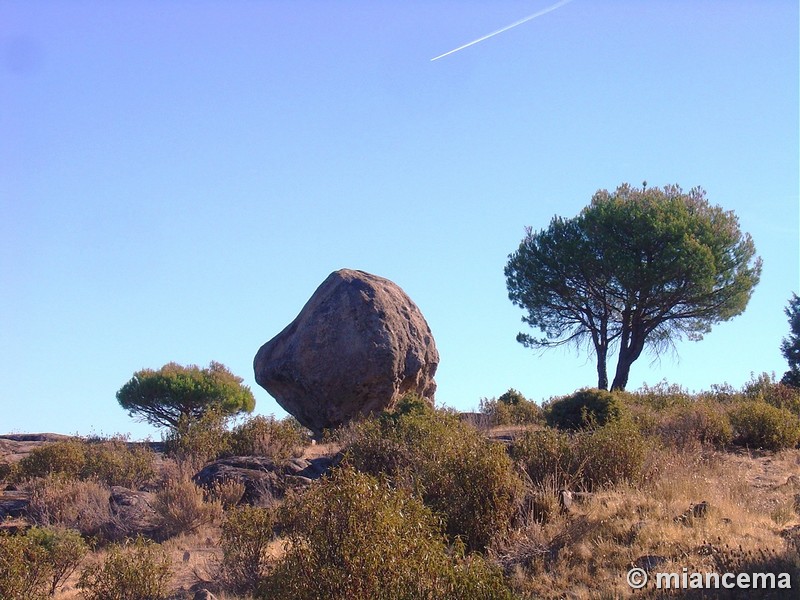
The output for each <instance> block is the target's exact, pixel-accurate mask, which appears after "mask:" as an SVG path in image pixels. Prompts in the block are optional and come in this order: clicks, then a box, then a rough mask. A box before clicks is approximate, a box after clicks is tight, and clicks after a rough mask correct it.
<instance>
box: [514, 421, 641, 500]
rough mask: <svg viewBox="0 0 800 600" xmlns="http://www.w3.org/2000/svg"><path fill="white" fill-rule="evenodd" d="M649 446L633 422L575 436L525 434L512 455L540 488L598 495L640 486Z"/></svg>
mask: <svg viewBox="0 0 800 600" xmlns="http://www.w3.org/2000/svg"><path fill="white" fill-rule="evenodd" d="M650 450H651V447H650V444H649V443H648V442H647V440H646V439H645V438H644V437H643V436H642V435H641V433H639V430H638V429H637V428H636V426H635V425H633V423H631V422H630V421H626V420H624V421H617V422H613V423H609V424H607V425H604V426H603V427H595V428H594V429H585V430H582V431H580V432H578V433H576V434H573V435H569V434H567V433H564V432H561V431H557V430H552V429H546V430H543V431H530V432H526V433H525V434H524V435H523V436H521V437H520V438H519V439H517V440H515V441H514V443H513V444H512V446H511V449H510V454H511V456H512V457H513V458H514V460H516V461H517V462H518V463H519V464H520V465H522V467H523V468H524V469H525V471H526V472H527V473H528V476H529V477H530V479H531V482H532V483H533V484H535V485H536V486H537V487H540V488H545V489H549V490H553V489H557V488H560V487H565V488H581V489H584V490H594V489H597V488H600V487H608V486H616V485H620V484H625V483H632V484H637V483H641V482H642V481H643V479H644V477H645V475H646V473H645V471H644V469H645V464H646V459H647V456H648V454H649V452H650Z"/></svg>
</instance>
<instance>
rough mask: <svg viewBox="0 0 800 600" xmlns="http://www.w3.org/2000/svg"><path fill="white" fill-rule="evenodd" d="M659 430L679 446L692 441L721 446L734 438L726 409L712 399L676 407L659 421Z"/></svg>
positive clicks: (664, 437) (684, 446)
mask: <svg viewBox="0 0 800 600" xmlns="http://www.w3.org/2000/svg"><path fill="white" fill-rule="evenodd" d="M658 433H659V435H660V437H661V438H662V439H663V440H664V442H665V443H666V444H668V445H670V446H674V447H677V448H680V449H685V448H689V447H691V446H692V445H693V444H700V445H703V446H713V447H715V448H723V447H725V446H726V445H727V444H729V443H730V442H731V440H732V439H733V427H731V423H730V419H729V418H728V415H727V413H726V412H725V411H724V409H723V408H722V407H721V406H720V405H719V404H716V403H711V402H696V403H694V404H692V405H688V406H681V407H676V408H675V409H673V410H672V411H671V412H670V414H668V415H667V416H666V417H665V418H664V420H663V421H662V422H661V423H660V424H659V427H658Z"/></svg>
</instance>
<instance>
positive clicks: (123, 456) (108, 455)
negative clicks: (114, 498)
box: [80, 438, 156, 489]
mask: <svg viewBox="0 0 800 600" xmlns="http://www.w3.org/2000/svg"><path fill="white" fill-rule="evenodd" d="M154 460H155V455H154V454H153V451H152V450H150V449H149V448H147V447H144V446H141V445H136V446H129V445H128V443H127V442H126V441H125V439H123V438H112V439H109V440H103V441H100V442H91V443H89V444H87V446H86V453H85V462H84V465H83V468H82V469H81V472H80V476H81V478H82V479H98V480H100V481H103V482H105V483H106V484H108V485H120V486H123V487H127V488H131V489H138V488H139V487H141V486H142V485H143V484H145V483H147V482H149V481H151V480H152V479H153V478H154V477H155V474H156V471H155V467H154Z"/></svg>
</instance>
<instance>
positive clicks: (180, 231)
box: [0, 0, 800, 438]
mask: <svg viewBox="0 0 800 600" xmlns="http://www.w3.org/2000/svg"><path fill="white" fill-rule="evenodd" d="M550 4H552V2H549V1H543V2H542V1H525V2H523V1H497V2H487V1H480V2H478V1H476V0H462V1H459V2H455V1H438V0H427V1H425V2H418V1H416V2H415V1H409V2H376V1H374V0H369V1H367V0H363V1H356V0H352V1H333V0H331V1H326V2H323V1H316V2H308V1H304V0H292V1H291V2H290V1H267V0H264V1H260V2H257V1H236V0H230V1H227V2H202V1H197V2H188V1H184V2H178V1H172V2H160V1H159V2H157V1H155V0H153V1H138V2H133V1H124V0H119V1H116V2H104V1H103V2H101V1H95V2H85V1H83V2H82V1H78V0H74V1H70V2H31V1H9V0H4V1H2V2H0V378H2V387H1V388H0V407H2V416H0V432H7V431H57V432H63V433H74V432H78V433H83V434H87V433H90V432H94V433H104V434H111V433H115V432H131V433H132V435H133V436H134V437H142V436H146V435H153V436H154V437H156V438H157V437H158V436H159V434H158V432H157V431H156V430H154V429H151V428H150V427H148V426H146V425H143V424H139V423H134V422H133V421H132V420H131V419H130V418H129V417H128V416H127V414H126V413H125V412H124V411H123V410H122V409H121V408H120V407H119V406H118V404H117V403H116V400H115V393H116V391H117V390H118V389H119V388H120V387H121V386H122V385H123V384H124V383H125V382H126V381H127V380H128V379H129V378H130V377H131V375H132V374H133V372H134V371H136V370H138V369H141V368H144V367H150V368H158V367H160V366H161V365H163V364H164V363H166V362H169V361H176V362H179V363H183V364H190V363H193V364H200V365H207V364H208V363H209V361H211V360H216V361H219V362H222V363H224V364H225V365H227V366H228V367H229V368H230V369H231V370H232V371H234V372H235V373H236V374H238V375H240V376H242V377H243V378H244V379H245V382H246V383H247V384H248V385H250V386H251V388H252V389H253V392H254V394H255V396H256V400H257V406H256V412H257V413H261V414H269V413H275V414H277V415H279V416H281V415H283V414H284V413H283V411H282V410H281V409H280V407H279V406H278V405H277V403H276V402H275V401H274V400H273V399H272V398H271V397H270V396H269V394H267V392H266V391H264V390H263V389H261V388H260V387H258V386H257V385H256V383H255V380H254V377H253V372H252V360H253V356H254V355H255V353H256V351H257V350H258V348H259V347H260V346H261V344H263V343H264V342H266V341H267V340H269V339H270V338H271V337H273V336H274V335H275V334H277V333H278V332H279V331H280V330H281V329H282V328H283V327H284V326H285V325H287V324H288V323H289V322H290V321H291V320H292V319H293V318H294V317H295V316H296V314H297V313H298V312H299V310H300V309H301V308H302V306H303V304H304V303H305V301H306V300H307V299H308V297H309V296H310V295H311V294H312V293H313V291H314V290H315V289H316V287H317V286H318V285H319V284H320V283H321V282H322V281H323V280H324V278H325V277H326V276H327V275H328V274H329V273H330V272H332V271H334V270H336V269H340V268H355V269H363V270H366V271H369V272H372V273H375V274H377V275H380V276H383V277H387V278H389V279H391V280H393V281H395V282H396V283H398V284H399V285H400V286H401V287H403V289H405V291H406V292H407V293H408V294H409V295H410V296H411V298H412V299H413V300H414V301H415V302H416V303H417V305H418V306H419V307H420V309H421V310H422V312H423V314H424V315H425V317H426V318H427V320H428V323H429V324H430V326H431V329H432V331H433V334H434V337H435V338H436V342H437V346H438V349H439V353H440V355H441V364H440V367H439V372H438V374H437V382H438V386H439V390H438V392H437V401H438V402H440V403H443V404H447V405H449V406H452V407H456V408H459V409H462V410H470V409H474V408H476V407H477V405H478V402H479V399H480V398H481V397H487V396H497V395H500V394H501V393H503V392H504V391H505V390H506V389H508V388H509V387H514V388H517V389H519V390H520V391H522V392H523V393H524V394H525V395H526V396H527V397H529V398H532V399H534V400H542V399H546V398H549V397H550V396H553V395H558V394H565V393H569V392H571V391H573V390H575V389H577V388H580V387H583V386H589V385H592V384H594V383H596V380H595V371H594V364H593V361H592V358H591V357H589V356H587V355H586V354H578V353H576V352H575V351H573V350H566V351H561V350H555V351H550V352H548V353H546V354H543V355H537V354H536V353H534V352H532V351H530V350H528V349H525V348H523V347H522V346H521V345H519V344H518V343H517V342H516V341H515V336H516V334H517V332H518V331H520V330H521V328H522V327H523V325H522V323H520V317H521V316H522V312H521V311H520V310H519V309H518V308H516V307H514V306H513V305H512V304H511V303H510V302H509V300H508V298H507V293H506V289H505V280H504V277H503V267H504V265H505V263H506V260H507V257H508V255H509V254H510V253H511V252H513V251H514V250H515V249H516V247H517V245H518V244H519V242H520V240H521V239H522V237H523V235H524V227H525V226H528V225H530V226H532V227H533V228H534V229H541V228H544V227H546V226H547V225H548V223H549V221H550V219H551V218H552V217H553V215H556V214H558V215H562V216H566V217H570V216H574V215H575V214H577V213H578V212H579V211H580V209H581V208H582V207H583V206H585V205H586V204H587V203H588V202H589V200H590V198H591V196H592V194H593V193H594V192H595V191H597V190H598V189H613V188H615V187H616V186H617V185H619V184H620V183H622V182H629V183H631V184H634V185H640V184H641V182H642V181H643V180H647V182H648V185H650V186H653V185H658V186H661V185H665V184H669V183H678V184H680V185H681V186H683V187H684V188H685V189H689V188H691V187H693V186H696V185H699V186H702V187H704V188H705V189H706V190H707V192H708V197H709V200H710V201H711V202H712V203H714V204H719V205H721V206H723V207H724V208H725V209H729V210H733V211H735V212H736V214H737V215H738V216H739V218H740V223H741V227H742V229H743V230H744V231H747V232H749V233H750V234H751V235H752V236H753V238H754V241H755V243H756V247H757V249H758V253H759V255H760V256H761V257H762V258H763V260H764V270H763V275H762V281H761V283H760V285H759V286H758V288H757V289H756V291H755V294H754V295H753V298H752V300H751V302H750V305H749V306H748V308H747V310H746V312H745V313H744V314H743V315H742V316H740V317H738V318H736V319H734V320H732V321H730V322H727V323H723V324H720V325H718V326H716V327H715V328H714V329H713V331H712V332H711V333H710V334H709V335H707V336H706V338H705V339H704V340H703V341H702V342H699V343H696V342H683V343H680V344H678V346H677V356H666V357H662V358H661V360H660V361H659V362H656V363H651V361H650V359H649V358H648V357H643V358H641V359H640V360H639V361H638V362H637V363H635V364H634V366H633V368H632V371H631V379H630V384H629V387H631V388H635V387H638V386H639V385H641V384H642V383H643V382H647V383H649V384H654V383H657V382H659V381H660V380H662V379H667V380H668V381H670V382H677V383H680V384H682V385H683V386H685V387H687V388H689V389H690V390H700V389H708V388H709V387H710V385H711V384H715V383H722V382H728V383H730V384H732V385H734V386H737V387H738V386H741V385H742V384H743V383H744V382H745V381H747V380H748V379H749V378H750V373H751V372H756V373H760V372H762V371H775V372H777V373H778V375H780V374H781V373H782V372H783V371H784V370H785V369H786V364H785V361H784V360H783V358H782V357H781V355H780V351H779V345H780V341H781V338H782V337H783V336H785V335H786V334H787V333H788V324H787V321H786V317H785V315H784V314H783V308H784V307H785V306H786V304H787V302H788V299H789V297H790V296H791V293H792V292H793V291H794V292H800V289H799V288H800V283H799V282H798V277H799V276H798V273H799V272H800V266H799V265H798V254H799V252H798V251H799V248H798V239H800V235H799V233H798V229H799V221H800V218H799V216H798V212H799V210H798V205H799V202H798V163H799V162H800V160H799V158H798V5H797V3H796V2H794V1H783V0H768V1H764V2H756V1H755V0H748V1H735V0H731V1H710V0H685V1H681V0H677V1H676V0H669V1H667V0H663V1H662V0H635V1H634V0H574V1H573V2H571V3H568V4H566V5H563V6H561V7H560V8H558V9H557V10H554V11H552V12H550V13H548V14H546V15H543V16H541V17H539V18H536V19H534V20H531V21H529V22H527V23H525V24H523V25H520V26H519V27H516V28H514V29H512V30H509V31H507V32H505V33H503V34H501V35H498V36H496V37H493V38H491V39H489V40H486V41H484V42H481V43H480V44H476V45H474V46H472V47H470V48H466V49H464V50H462V51H460V52H457V53H455V54H452V55H450V56H447V57H445V58H443V59H441V60H437V61H435V62H431V60H430V59H431V58H433V57H435V56H437V55H439V54H442V53H444V52H447V51H448V50H451V49H453V48H456V47H458V46H460V45H462V44H465V43H467V42H469V41H471V40H474V39H476V38H479V37H481V36H483V35H486V34H487V33H490V32H492V31H494V30H496V29H499V28H501V27H503V26H505V25H508V24H509V23H513V22H515V21H517V20H519V19H521V18H523V17H525V16H526V15H529V14H532V13H534V12H537V11H539V10H542V9H544V8H546V7H547V6H548V5H550ZM611 366H612V368H613V363H612V364H611Z"/></svg>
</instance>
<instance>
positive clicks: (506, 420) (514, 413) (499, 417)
mask: <svg viewBox="0 0 800 600" xmlns="http://www.w3.org/2000/svg"><path fill="white" fill-rule="evenodd" d="M480 411H481V412H482V413H483V414H485V415H487V416H488V417H489V421H490V422H491V424H492V425H528V424H530V423H538V422H540V421H542V409H541V408H540V407H539V405H537V404H536V403H535V402H531V401H530V400H527V399H526V398H525V396H523V395H522V394H520V393H519V392H518V391H517V390H515V389H513V388H511V389H509V390H508V391H507V392H506V393H505V394H503V395H502V396H500V397H499V398H492V399H491V400H489V399H483V400H481V403H480Z"/></svg>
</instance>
